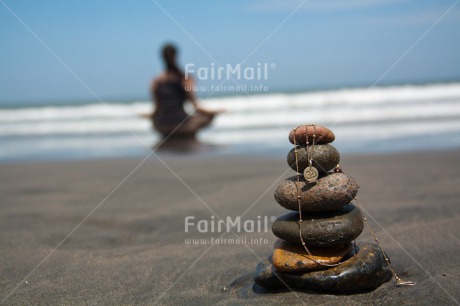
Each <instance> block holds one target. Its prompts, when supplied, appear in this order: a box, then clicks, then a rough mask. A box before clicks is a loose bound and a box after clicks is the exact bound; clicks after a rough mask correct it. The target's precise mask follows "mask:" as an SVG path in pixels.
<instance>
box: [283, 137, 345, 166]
mask: <svg viewBox="0 0 460 306" xmlns="http://www.w3.org/2000/svg"><path fill="white" fill-rule="evenodd" d="M309 151H311V152H312V155H313V156H312V157H313V164H312V166H313V167H315V168H316V169H317V170H318V171H319V172H320V173H327V172H328V171H329V170H332V169H334V167H335V166H337V164H338V163H339V161H340V153H339V151H337V149H336V148H335V147H333V146H332V145H330V144H319V145H315V146H314V149H313V146H309ZM287 163H288V165H289V167H291V169H292V170H294V171H297V165H296V158H295V149H291V151H289V153H288V155H287ZM297 163H298V166H299V172H300V173H303V171H304V170H305V168H307V167H308V166H309V162H308V152H307V148H306V147H301V146H297Z"/></svg>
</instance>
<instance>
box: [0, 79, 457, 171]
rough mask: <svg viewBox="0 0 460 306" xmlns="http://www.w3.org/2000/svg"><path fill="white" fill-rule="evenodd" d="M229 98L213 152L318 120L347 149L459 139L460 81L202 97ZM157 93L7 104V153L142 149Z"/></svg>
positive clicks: (449, 143) (129, 152) (277, 138)
mask: <svg viewBox="0 0 460 306" xmlns="http://www.w3.org/2000/svg"><path fill="white" fill-rule="evenodd" d="M201 103H202V104H203V106H205V107H208V108H216V109H217V108H224V109H226V110H227V112H226V113H224V114H222V115H220V116H218V117H217V118H216V120H215V122H214V123H213V125H212V126H211V127H209V128H207V129H206V130H204V131H203V132H202V133H200V134H199V140H200V142H201V143H202V144H204V145H203V147H206V148H210V150H207V151H206V152H207V153H206V154H219V155H222V154H223V155H225V154H257V155H261V154H262V155H277V156H282V157H283V158H284V156H285V154H286V152H287V151H288V150H289V149H291V147H292V145H291V144H290V143H289V141H288V140H287V135H288V133H289V131H290V130H291V129H292V128H294V127H296V126H298V125H301V124H308V123H316V124H320V125H325V126H327V127H329V128H330V129H331V130H333V131H334V133H335V135H336V141H335V142H334V143H333V144H334V146H335V147H336V148H337V149H338V150H339V151H340V152H342V153H391V152H400V151H417V150H439V149H449V148H458V147H460V83H447V84H427V85H399V86H387V87H374V88H343V89H334V90H324V91H310V92H301V93H270V94H263V95H254V96H248V95H244V94H242V95H240V96H229V97H218V98H210V99H206V100H202V101H201ZM151 110H152V105H151V102H149V101H132V102H127V103H111V102H110V101H106V102H104V103H100V102H94V103H89V104H88V103H85V104H81V105H63V106H56V105H53V106H51V105H49V106H46V105H45V106H27V105H24V106H15V107H14V108H6V107H3V108H2V107H0V143H1V147H0V161H1V162H12V161H13V162H15V161H39V160H72V159H88V158H114V157H141V156H145V155H147V154H148V153H149V152H150V151H149V148H151V147H153V146H154V145H155V144H156V143H157V142H158V141H159V140H160V139H159V137H158V135H157V134H156V133H154V132H153V131H152V128H151V123H150V122H149V121H147V120H145V119H141V118H140V117H139V115H140V114H142V113H148V112H150V111H151Z"/></svg>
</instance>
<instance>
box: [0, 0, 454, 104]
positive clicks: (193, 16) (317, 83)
mask: <svg viewBox="0 0 460 306" xmlns="http://www.w3.org/2000/svg"><path fill="white" fill-rule="evenodd" d="M455 3H456V1H452V0H449V1H447V0H437V1H424V0H414V1H409V0H386V1H382V0H374V1H371V0H348V1H343V0H328V1H327V0H311V1H308V0H307V1H304V2H302V1H300V0H284V1H273V0H233V1H166V0H154V1H152V0H138V1H127V0H126V1H119V0H112V1H108V0H105V1H89V0H79V1H74V0H68V1H57V0H55V1H50V0H41V1H33V0H20V1H13V0H0V42H1V48H0V104H4V105H5V104H14V103H21V102H29V103H47V102H54V103H59V102H61V101H62V102H64V101H80V100H85V101H91V100H95V99H96V98H95V96H94V94H96V95H97V96H99V97H100V98H101V99H103V100H104V101H113V100H125V99H148V98H149V93H148V86H149V83H150V80H151V79H152V77H153V76H154V75H155V74H157V73H159V72H160V71H161V69H162V65H161V62H160V58H159V48H160V46H161V45H162V44H163V43H164V42H168V41H169V42H175V43H176V44H177V45H178V46H179V47H180V62H181V64H183V65H185V64H187V63H194V64H195V65H196V67H201V66H203V67H209V66H210V65H211V63H212V62H213V60H216V61H217V62H218V63H219V64H221V65H226V64H231V65H235V64H238V63H240V62H241V61H242V60H243V59H245V58H246V57H247V56H248V55H249V54H252V55H251V56H250V57H249V58H248V59H247V61H246V63H245V65H247V66H250V65H256V64H257V63H265V62H267V63H274V64H276V69H274V70H272V71H270V75H269V79H268V80H266V81H264V85H266V86H267V87H269V89H270V90H271V91H284V90H301V89H314V88H324V87H342V86H369V85H371V84H373V83H374V82H375V81H376V80H378V79H379V78H380V77H381V76H382V74H383V73H384V72H385V71H386V70H387V69H388V68H389V67H390V66H391V65H392V64H393V63H395V61H396V60H397V59H398V58H399V57H400V56H401V55H402V54H404V52H406V51H407V50H408V49H409V48H410V47H411V46H412V45H413V44H414V43H415V42H416V41H417V40H419V42H418V43H417V44H416V45H415V46H414V47H413V48H412V49H411V51H410V52H408V53H407V54H406V55H405V56H404V58H402V60H401V61H400V62H398V64H397V65H395V66H394V68H393V69H392V70H391V71H390V72H389V73H388V74H386V75H385V77H384V78H383V79H382V80H381V81H380V83H379V84H391V83H413V82H428V81H445V80H460V56H459V54H460V4H458V5H456V6H455V7H454V8H453V9H452V10H450V12H449V13H448V14H446V15H445V17H444V18H443V19H442V20H440V21H439V23H438V24H437V25H436V26H434V27H432V25H433V24H434V23H435V22H436V21H437V20H438V18H440V17H441V16H442V15H443V14H444V13H445V12H446V11H447V10H448V9H449V8H450V7H451V6H452V5H453V4H455ZM299 4H302V5H300V6H299ZM5 5H6V6H8V7H9V9H10V10H11V11H12V12H13V13H14V14H15V15H16V16H17V17H18V18H19V19H20V20H22V22H24V23H25V24H26V25H27V26H28V27H29V28H30V29H31V30H32V31H33V32H34V33H35V34H36V35H37V36H38V37H39V38H40V39H41V40H42V41H43V43H44V44H46V45H47V46H48V48H49V49H50V50H52V52H54V53H55V54H56V55H57V56H58V57H59V58H60V59H61V61H62V62H60V61H59V60H58V59H57V58H56V57H55V56H54V55H53V54H52V52H50V50H48V49H47V48H46V47H45V46H44V45H43V44H42V43H41V42H40V41H39V40H38V39H37V38H36V37H34V35H33V34H32V33H31V32H29V31H28V30H27V28H26V27H25V26H24V24H22V23H21V22H20V21H19V20H18V19H17V18H16V17H15V16H14V15H13V13H12V12H10V11H9V10H8V9H7V8H6V6H5ZM296 8H297V10H296V11H295V12H294V13H293V11H294V10H295V9H296ZM430 27H432V28H431V30H430V31H429V32H428V33H427V34H426V36H424V37H423V38H422V39H420V38H421V36H422V35H423V34H424V33H425V32H426V31H427V30H428V29H430ZM184 29H185V31H186V32H187V33H185V32H184ZM210 56H211V57H212V59H211V58H210ZM63 63H64V64H65V65H67V67H68V68H70V69H71V70H72V71H73V72H74V73H75V75H74V74H72V73H71V72H70V71H69V70H68V69H67V68H66V67H65V65H64V64H63ZM76 76H77V77H78V78H79V79H80V80H81V81H82V82H84V83H85V84H86V86H87V87H86V86H85V85H83V84H82V82H81V81H80V80H78V79H77V77H76ZM209 82H210V81H200V84H210V83H209ZM243 83H244V81H243ZM228 85H232V82H231V81H229V83H228ZM233 85H234V84H233ZM88 88H89V89H88Z"/></svg>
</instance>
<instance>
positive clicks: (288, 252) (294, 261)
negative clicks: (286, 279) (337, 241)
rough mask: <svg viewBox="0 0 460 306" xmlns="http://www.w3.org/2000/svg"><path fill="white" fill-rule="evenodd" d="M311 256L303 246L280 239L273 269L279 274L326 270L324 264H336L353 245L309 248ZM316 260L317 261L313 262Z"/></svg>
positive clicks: (276, 247)
mask: <svg viewBox="0 0 460 306" xmlns="http://www.w3.org/2000/svg"><path fill="white" fill-rule="evenodd" d="M307 247H308V250H309V251H310V253H311V255H312V256H310V255H309V254H308V253H307V251H306V250H305V249H304V247H303V246H302V245H298V244H293V243H289V242H287V241H284V240H281V239H278V240H277V241H276V242H275V251H274V252H273V267H274V268H275V269H276V270H277V271H279V272H288V273H289V272H306V271H313V270H319V269H325V268H327V266H322V265H320V264H318V263H317V262H319V263H322V264H336V263H338V262H340V261H341V260H342V258H343V257H344V256H345V255H347V254H348V253H350V252H351V251H352V249H353V246H352V244H351V243H348V244H344V245H340V246H337V247H332V248H318V247H311V246H307ZM312 259H314V260H315V261H316V262H315V261H313V260H312Z"/></svg>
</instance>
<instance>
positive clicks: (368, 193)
mask: <svg viewBox="0 0 460 306" xmlns="http://www.w3.org/2000/svg"><path fill="white" fill-rule="evenodd" d="M459 154H460V151H445V152H442V151H437V152H415V153H404V154H388V155H362V156H359V155H353V156H351V155H350V156H344V157H342V161H341V165H342V166H343V168H344V171H345V172H346V173H347V174H349V175H351V176H353V177H354V178H355V179H356V180H357V181H358V183H359V184H360V187H361V188H360V191H359V193H358V197H359V199H360V201H361V205H362V206H363V207H364V208H365V210H366V212H368V214H369V215H368V219H369V220H370V221H371V223H372V224H373V225H374V228H375V230H376V232H377V234H378V236H379V237H380V241H381V243H382V244H383V246H384V247H385V250H386V252H387V253H388V255H389V256H390V258H391V260H392V262H393V264H394V268H395V270H396V271H397V272H398V273H399V274H400V276H401V277H402V278H403V279H405V280H411V281H415V282H417V285H416V286H414V287H397V286H396V285H395V283H394V282H390V283H386V284H385V285H383V286H382V287H380V288H379V289H377V290H375V291H373V292H368V293H361V294H354V295H319V294H309V293H305V292H297V293H292V292H289V291H287V292H282V293H276V294H272V293H266V292H264V291H263V290H261V288H257V287H254V286H253V281H252V279H251V275H252V273H253V272H254V270H255V267H256V265H257V263H258V262H259V261H260V260H261V259H263V258H266V257H267V256H269V255H270V254H271V253H272V251H273V244H274V242H275V240H276V238H275V236H274V235H273V234H272V233H271V231H270V230H268V232H264V231H263V229H262V232H255V233H236V235H237V236H238V237H240V238H241V239H247V241H248V243H249V242H251V239H252V240H257V241H258V242H259V244H247V245H229V244H219V245H216V244H214V245H209V244H208V245H187V244H185V239H188V238H190V239H192V238H206V239H211V238H212V237H214V238H217V237H219V236H220V235H221V234H219V233H208V234H203V233H200V232H198V230H197V227H192V228H191V229H190V231H189V232H188V233H185V228H184V219H185V218H186V217H187V216H193V217H195V219H194V220H195V221H196V222H197V221H198V220H200V219H203V220H212V219H211V214H212V212H214V213H215V214H217V215H218V216H219V217H222V218H226V217H227V216H230V217H233V218H234V217H236V216H238V215H240V214H242V213H244V212H245V211H246V210H247V209H249V211H248V212H247V213H246V214H245V216H244V217H243V218H242V219H243V220H251V219H253V220H257V218H258V216H261V218H264V217H265V216H267V217H268V218H271V217H272V216H279V215H281V214H283V213H284V212H285V211H286V210H285V209H283V208H282V207H280V206H279V205H278V204H277V203H276V202H275V201H274V199H273V192H274V189H275V188H276V184H277V183H278V182H279V181H280V180H282V179H283V178H285V177H288V176H291V175H293V171H292V170H290V169H289V168H288V166H287V164H286V162H285V156H284V155H283V156H279V157H258V158H256V157H254V156H253V157H243V156H240V157H229V156H227V157H225V156H219V157H209V156H208V157H206V158H200V157H186V156H183V157H168V158H167V157H164V162H165V163H166V164H167V166H165V165H164V164H163V163H162V162H161V161H160V160H158V159H157V158H155V157H152V158H150V159H148V160H147V161H146V162H145V163H144V164H143V165H142V166H141V167H140V168H139V169H138V170H137V171H135V172H134V173H133V174H132V175H131V176H130V177H129V178H128V179H126V181H125V182H124V183H123V184H122V185H121V186H119V184H120V182H121V181H122V180H124V179H125V178H126V176H127V175H128V174H129V173H130V172H131V171H132V170H133V168H135V167H136V165H138V164H139V162H140V161H141V160H140V159H118V160H93V161H72V162H54V163H51V162H50V163H22V164H1V165H0V180H1V184H0V192H1V204H0V228H1V230H0V258H1V262H0V301H2V302H0V304H2V305H31V304H33V305H95V304H98V305H100V304H108V305H119V304H123V305H127V304H137V305H139V304H140V305H152V304H154V303H158V304H167V305H177V304H188V305H203V304H235V305H237V304H259V305H260V304H281V303H283V304H302V303H304V304H314V305H322V304H325V305H327V304H331V305H334V304H344V303H348V304H370V303H372V304H374V303H375V304H417V305H420V304H425V305H430V304H436V305H440V304H447V305H452V304H457V303H458V301H460V290H459V281H460V265H459V264H460V260H459V259H460V256H459V252H460V237H459V230H460V204H459V198H460V188H459V186H460V163H459V161H460V160H459ZM168 168H169V169H168ZM170 170H172V171H173V172H174V174H172V172H171V171H170ZM117 186H119V188H117ZM114 189H116V190H114ZM98 205H99V206H98ZM95 207H98V209H97V210H96V211H95V212H94V213H93V214H92V215H91V216H89V217H88V218H87V219H85V217H87V216H88V214H89V213H90V212H91V211H92V210H93V209H94V208H95ZM82 220H85V221H84V222H83V223H82V224H81V226H79V227H78V228H76V226H77V225H78V224H79V223H81V221H82ZM375 220H376V221H377V222H378V225H377V224H376V223H375ZM270 225H271V222H270ZM72 231H73V232H72ZM69 233H71V235H70V236H68V235H69ZM66 236H68V239H65V238H66ZM222 238H223V239H225V238H227V239H229V238H233V239H235V238H236V236H235V235H234V234H232V233H223V236H222ZM63 239H65V240H63ZM261 239H262V242H261ZM358 241H363V242H368V241H370V235H369V232H368V231H366V230H365V231H364V233H363V234H362V235H361V236H360V238H359V240H358ZM61 242H62V244H60V243H61ZM260 242H261V243H260ZM264 242H267V243H264ZM57 246H59V247H58V248H57V249H56V250H55V251H53V249H55V248H56V247H57ZM44 259H45V260H44ZM40 263H41V264H40ZM37 265H38V266H37ZM31 272H32V273H31ZM26 277H27V278H26ZM24 278H26V279H24ZM5 298H6V300H5Z"/></svg>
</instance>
